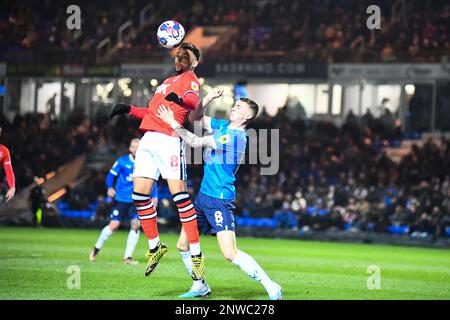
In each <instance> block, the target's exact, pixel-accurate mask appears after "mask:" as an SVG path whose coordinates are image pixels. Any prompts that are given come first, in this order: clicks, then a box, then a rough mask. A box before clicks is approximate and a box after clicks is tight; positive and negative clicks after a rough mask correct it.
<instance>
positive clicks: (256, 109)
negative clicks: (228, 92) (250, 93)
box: [239, 98, 259, 125]
mask: <svg viewBox="0 0 450 320" xmlns="http://www.w3.org/2000/svg"><path fill="white" fill-rule="evenodd" d="M239 100H241V101H242V102H245V103H246V104H247V105H248V106H249V107H250V109H252V111H253V116H252V118H251V119H249V120H248V121H247V122H246V123H245V124H246V125H248V124H249V123H250V122H252V121H253V120H254V119H255V118H256V116H257V115H258V112H259V106H258V104H257V103H256V102H255V101H253V100H252V99H249V98H240V99H239Z"/></svg>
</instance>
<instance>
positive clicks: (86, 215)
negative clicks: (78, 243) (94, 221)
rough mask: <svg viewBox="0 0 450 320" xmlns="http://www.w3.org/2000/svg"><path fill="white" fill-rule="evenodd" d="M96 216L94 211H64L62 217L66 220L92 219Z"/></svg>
mask: <svg viewBox="0 0 450 320" xmlns="http://www.w3.org/2000/svg"><path fill="white" fill-rule="evenodd" d="M94 215H95V211H92V210H62V211H61V216H62V217H66V218H83V219H91V218H92V217H93V216H94Z"/></svg>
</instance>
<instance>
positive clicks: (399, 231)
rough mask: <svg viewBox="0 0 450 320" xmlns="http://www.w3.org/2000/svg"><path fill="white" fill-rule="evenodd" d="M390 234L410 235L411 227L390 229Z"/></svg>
mask: <svg viewBox="0 0 450 320" xmlns="http://www.w3.org/2000/svg"><path fill="white" fill-rule="evenodd" d="M388 232H389V233H392V234H407V233H409V226H395V225H391V226H389V227H388Z"/></svg>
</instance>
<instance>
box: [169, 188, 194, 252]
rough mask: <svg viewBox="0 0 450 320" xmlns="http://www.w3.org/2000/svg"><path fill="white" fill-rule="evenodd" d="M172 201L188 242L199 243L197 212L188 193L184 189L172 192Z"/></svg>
mask: <svg viewBox="0 0 450 320" xmlns="http://www.w3.org/2000/svg"><path fill="white" fill-rule="evenodd" d="M173 201H174V202H175V205H176V206H177V208H178V213H179V215H180V221H181V224H182V225H183V228H184V231H185V232H186V235H187V239H188V242H189V244H193V243H199V242H200V240H199V234H198V224H197V214H196V213H195V208H194V205H193V204H192V200H191V198H190V197H189V194H188V193H187V192H186V191H184V192H180V193H177V194H174V195H173Z"/></svg>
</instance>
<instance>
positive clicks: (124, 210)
mask: <svg viewBox="0 0 450 320" xmlns="http://www.w3.org/2000/svg"><path fill="white" fill-rule="evenodd" d="M138 145H139V139H133V140H131V142H130V148H129V150H130V153H129V154H127V155H124V156H122V157H120V158H119V159H117V161H116V162H115V163H114V165H113V166H112V168H111V170H110V171H109V173H108V176H107V177H106V187H107V188H108V196H109V197H111V198H114V200H115V206H114V208H113V211H112V213H111V216H110V219H111V221H110V223H109V224H108V225H107V226H106V227H104V228H103V230H102V232H101V234H100V236H99V238H98V240H97V243H96V244H95V246H94V248H93V249H92V251H91V254H90V255H89V259H90V260H91V261H95V260H96V259H97V254H98V252H99V251H100V249H101V248H102V247H103V245H104V243H105V241H106V240H108V238H109V237H110V236H111V235H112V234H113V232H114V231H115V230H117V228H119V225H120V221H121V220H122V219H127V218H128V219H130V232H129V233H128V238H127V245H126V248H125V254H124V257H123V262H124V263H125V264H137V263H138V262H137V261H136V260H133V258H132V256H133V252H134V249H135V248H136V245H137V243H138V240H139V220H138V216H137V212H136V207H135V206H134V203H133V200H132V197H131V196H132V194H133V167H134V161H135V157H136V149H137V147H138ZM115 179H117V181H116V183H115V187H114V180H115ZM151 197H152V201H153V202H154V203H155V206H156V205H157V204H158V187H157V185H155V186H154V187H153V190H152V194H151Z"/></svg>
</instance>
